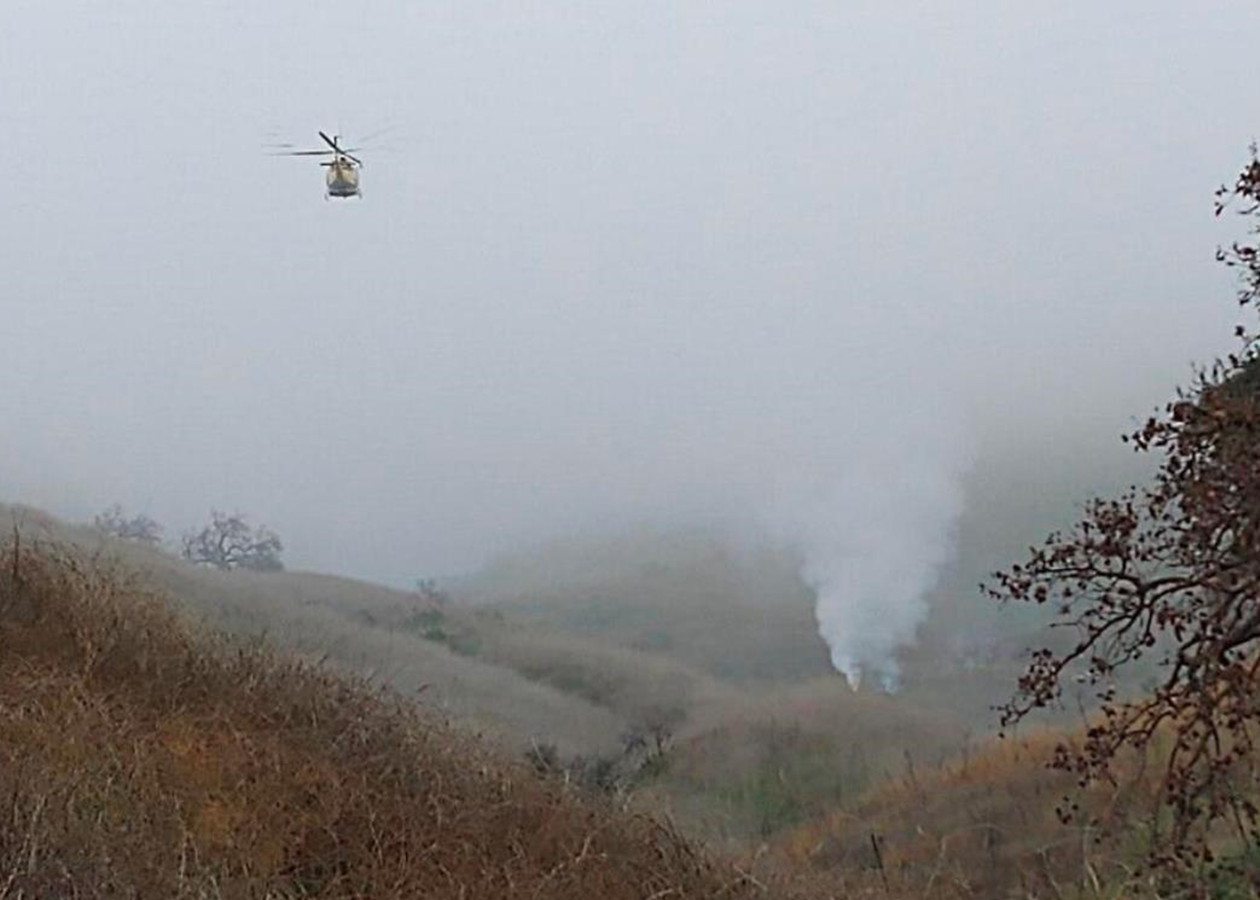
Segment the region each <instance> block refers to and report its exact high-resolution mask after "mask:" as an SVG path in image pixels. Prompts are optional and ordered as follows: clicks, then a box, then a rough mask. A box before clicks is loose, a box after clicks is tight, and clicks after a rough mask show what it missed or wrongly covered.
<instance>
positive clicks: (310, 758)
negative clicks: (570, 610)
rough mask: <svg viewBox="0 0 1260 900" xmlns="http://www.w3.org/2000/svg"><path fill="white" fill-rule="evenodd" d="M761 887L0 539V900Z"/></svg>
mask: <svg viewBox="0 0 1260 900" xmlns="http://www.w3.org/2000/svg"><path fill="white" fill-rule="evenodd" d="M769 892H770V889H769V888H768V887H766V886H765V885H762V884H761V883H759V882H758V881H756V879H754V878H753V877H752V876H751V875H748V874H746V873H743V872H741V871H739V870H737V869H736V868H734V867H733V866H728V865H725V864H721V863H716V862H713V861H711V860H710V859H708V858H707V857H706V856H705V855H704V854H703V853H701V852H699V851H698V850H697V849H696V848H695V847H693V846H692V845H691V844H689V843H688V842H687V841H685V840H683V839H681V838H680V837H678V836H677V835H676V834H675V833H674V832H673V831H672V830H671V829H669V828H668V827H665V826H662V825H660V824H658V823H657V822H655V821H653V820H651V819H649V818H646V817H638V816H630V815H624V814H620V813H617V812H615V811H612V810H609V809H607V808H604V807H601V806H598V805H595V804H591V803H588V802H585V801H582V800H580V799H578V798H575V797H573V796H572V795H570V794H568V793H566V792H564V791H562V790H561V789H559V788H558V787H556V786H554V785H549V784H546V783H543V782H541V781H539V780H537V779H535V778H534V777H532V776H531V775H530V774H529V773H527V772H525V771H524V770H522V769H520V768H518V767H514V766H512V765H509V764H505V763H502V762H500V761H499V760H497V759H494V758H491V757H490V756H489V755H488V754H487V752H486V751H485V750H483V749H482V748H480V747H479V746H477V745H476V744H474V743H473V742H471V741H469V740H468V739H466V738H462V737H460V736H458V735H457V734H454V733H452V732H451V731H450V730H448V729H447V728H445V727H444V726H442V725H440V724H435V723H432V722H430V721H427V720H426V719H425V718H423V717H422V716H421V714H420V713H418V712H417V711H416V710H415V708H414V707H412V706H411V705H409V704H407V703H404V702H403V701H401V700H398V699H396V698H391V697H390V696H387V695H385V694H382V693H381V692H379V691H373V690H370V689H369V688H368V687H366V686H365V685H363V684H362V683H357V682H354V681H351V680H347V679H346V678H344V677H340V676H335V675H332V674H329V673H327V672H324V671H321V670H318V669H316V668H312V667H310V666H307V665H304V664H301V663H298V662H295V661H292V660H289V659H285V658H282V657H278V656H276V655H273V654H272V653H270V652H269V651H267V650H265V649H263V648H262V647H260V646H258V645H256V644H255V645H250V646H246V645H241V644H233V643H228V642H225V641H221V640H217V639H214V638H210V637H204V636H198V635H193V634H190V633H189V631H188V630H187V629H186V628H185V627H184V626H183V625H182V624H181V622H179V621H178V620H177V619H176V618H175V617H174V616H173V615H172V614H171V613H170V612H169V610H168V609H167V607H166V605H165V603H164V601H163V600H162V598H161V597H159V596H157V595H155V594H154V593H153V592H151V591H150V590H148V589H147V588H146V587H145V586H144V585H142V584H139V583H137V582H136V581H135V580H134V579H132V578H129V577H128V576H127V575H126V574H125V573H123V572H120V571H118V570H116V569H113V568H111V567H110V566H108V565H101V564H96V563H89V562H86V561H84V560H83V558H82V557H81V556H80V555H76V554H74V553H71V552H68V551H57V550H55V549H51V548H49V547H43V548H29V547H19V548H14V547H9V548H8V549H7V550H5V551H3V552H2V553H0V898H5V900H12V898H31V897H47V896H62V897H85V898H91V897H124V896H129V897H146V898H147V897H153V898H163V900H166V898H182V897H189V898H191V897H259V898H262V897H272V898H290V897H320V898H332V897H338V898H342V897H371V898H390V897H409V898H414V897H426V898H446V897H450V898H466V900H472V898H509V897H547V898H601V900H619V898H631V897H634V898H657V900H665V898H674V900H676V898H688V897H713V898H716V897H753V896H769Z"/></svg>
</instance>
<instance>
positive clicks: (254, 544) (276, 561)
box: [182, 510, 284, 572]
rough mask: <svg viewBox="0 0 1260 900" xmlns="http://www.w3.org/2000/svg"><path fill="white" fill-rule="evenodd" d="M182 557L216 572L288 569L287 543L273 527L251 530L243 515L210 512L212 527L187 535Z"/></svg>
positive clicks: (260, 526)
mask: <svg viewBox="0 0 1260 900" xmlns="http://www.w3.org/2000/svg"><path fill="white" fill-rule="evenodd" d="M183 544H184V546H183V550H182V556H183V557H184V559H187V560H191V561H192V562H195V563H201V564H203V565H208V566H213V567H214V568H216V569H228V570H230V569H251V570H253V571H256V572H278V571H281V570H282V569H283V568H284V565H283V563H281V561H280V553H281V552H282V551H283V550H284V544H282V543H281V541H280V537H279V536H278V535H277V534H276V533H275V532H274V531H272V530H270V529H269V528H266V527H264V526H262V525H259V526H258V527H257V528H251V527H250V526H249V523H248V522H246V521H245V518H244V516H242V515H241V514H240V513H236V514H234V515H227V514H226V513H221V512H219V511H218V510H212V511H211V513H210V524H208V525H206V526H205V527H204V528H202V529H201V530H199V531H190V532H188V533H186V534H185V535H184V540H183Z"/></svg>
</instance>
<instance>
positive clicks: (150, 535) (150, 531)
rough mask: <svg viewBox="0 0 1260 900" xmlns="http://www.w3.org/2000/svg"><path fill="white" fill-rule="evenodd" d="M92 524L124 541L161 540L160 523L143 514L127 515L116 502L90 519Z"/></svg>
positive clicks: (143, 542)
mask: <svg viewBox="0 0 1260 900" xmlns="http://www.w3.org/2000/svg"><path fill="white" fill-rule="evenodd" d="M92 525H93V526H94V527H95V528H96V529H97V530H98V531H102V532H104V533H105V534H108V535H109V536H110V537H115V538H119V539H120V540H124V541H138V542H140V543H142V544H159V543H161V542H162V526H161V525H159V524H158V523H157V522H155V521H153V519H151V518H149V517H148V516H146V515H143V514H137V515H134V516H129V515H127V514H126V513H125V512H123V508H122V506H121V505H120V504H118V503H115V504H114V505H113V506H110V507H108V508H106V509H105V510H104V511H103V512H101V513H100V514H99V515H98V516H97V517H96V518H95V519H93V520H92Z"/></svg>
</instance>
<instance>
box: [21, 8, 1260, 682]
mask: <svg viewBox="0 0 1260 900" xmlns="http://www.w3.org/2000/svg"><path fill="white" fill-rule="evenodd" d="M894 7H895V8H894ZM6 20H7V21H8V22H9V23H10V25H11V26H12V27H9V28H6V29H4V31H3V32H2V33H0V121H2V122H3V123H4V133H3V140H4V147H5V156H6V160H7V166H6V174H7V177H6V184H5V191H4V205H3V211H2V212H0V278H2V279H3V281H2V286H0V312H2V313H3V318H2V320H0V321H3V323H4V324H3V326H0V359H2V360H3V361H4V378H3V382H2V386H0V441H2V442H3V443H2V446H3V449H4V454H3V458H4V464H3V466H2V467H0V497H3V498H4V499H6V500H11V501H21V502H25V503H30V504H34V505H38V506H43V507H46V508H48V509H50V510H52V511H53V512H56V513H59V514H61V515H65V516H70V517H77V518H85V517H90V515H91V514H92V513H94V512H96V511H98V510H99V509H101V508H102V507H104V506H105V505H107V504H109V503H112V502H115V501H118V502H121V503H123V504H124V506H126V507H128V508H130V509H133V510H138V511H144V512H147V513H148V514H150V515H152V516H154V517H155V518H157V519H158V520H159V521H161V522H162V523H164V524H165V525H166V526H167V528H168V531H169V532H170V533H172V534H178V532H179V531H180V530H182V529H184V528H186V527H188V526H189V525H191V524H193V523H195V522H197V521H199V520H201V519H203V518H204V517H205V515H206V513H207V511H208V510H209V509H210V507H212V506H214V507H219V508H225V509H231V510H241V511H244V512H246V513H248V514H249V515H251V516H252V517H253V518H254V519H256V520H258V521H262V522H266V523H267V524H269V525H271V526H272V527H273V528H275V529H276V530H277V531H279V532H280V533H281V535H282V536H283V537H284V538H285V540H286V543H287V553H286V561H287V562H288V563H289V565H290V566H295V567H309V568H316V569H322V570H329V571H335V572H340V573H345V574H351V575H358V576H364V577H369V578H373V579H377V580H383V581H387V582H393V583H401V584H406V583H410V581H411V580H412V579H414V578H416V577H419V576H424V575H431V574H435V573H438V574H440V573H449V572H458V571H462V570H466V569H468V568H471V567H475V566H477V565H479V564H480V563H481V562H483V561H484V560H485V559H486V558H487V557H488V556H490V555H492V554H494V553H496V552H500V551H502V550H504V549H507V548H510V547H516V546H519V545H520V544H522V543H525V542H533V541H539V540H544V539H546V538H547V537H549V536H552V535H556V534H561V533H565V532H571V531H575V530H590V529H592V528H601V527H610V526H615V525H617V524H619V523H629V522H639V521H643V520H651V521H669V520H677V521H684V520H686V521H691V520H701V521H718V522H737V523H741V524H742V525H751V526H753V527H755V528H758V529H764V530H765V531H767V532H769V533H772V534H774V535H777V536H779V537H780V538H783V539H784V540H786V541H789V542H792V543H795V544H797V545H799V546H800V547H802V548H803V549H804V550H805V552H806V555H807V556H808V557H810V559H811V562H810V563H809V564H808V565H807V572H806V575H807V577H808V578H810V580H811V582H812V583H814V584H815V586H816V587H818V588H819V591H820V596H821V597H822V600H823V603H822V606H823V608H822V609H821V610H820V619H821V621H822V623H823V627H824V631H825V630H826V628H827V621H828V615H829V612H828V610H829V609H830V610H831V612H832V613H834V614H835V615H838V616H842V617H847V618H846V621H849V620H851V619H852V617H853V616H855V615H861V616H868V617H869V616H871V615H874V616H875V618H877V619H879V620H880V627H881V628H884V629H886V630H888V631H889V634H888V635H886V636H884V637H878V638H875V639H873V640H874V643H873V644H871V645H870V646H866V645H865V644H864V645H863V646H856V647H847V648H845V647H842V648H841V650H840V651H837V650H836V645H835V644H833V655H834V654H836V653H837V652H839V656H837V663H838V665H840V666H841V667H844V666H845V665H849V664H852V665H855V666H857V668H858V669H860V668H861V667H862V665H864V664H869V663H871V661H872V660H874V659H877V658H880V657H882V656H884V655H885V654H886V652H887V649H888V648H887V647H886V646H885V645H886V644H895V643H896V642H898V641H901V640H904V639H905V638H906V627H907V626H906V625H905V623H899V621H898V619H897V617H896V616H892V617H891V618H890V617H888V616H885V615H884V614H882V613H880V612H879V609H880V607H873V606H871V605H870V603H868V602H867V601H866V600H862V599H857V600H854V599H853V598H854V597H858V598H861V597H863V596H865V595H864V594H863V590H864V589H863V588H861V587H860V583H861V582H864V581H866V580H870V579H873V580H874V581H875V582H876V583H878V584H880V585H882V586H885V587H886V586H887V583H888V579H887V576H888V575H889V572H888V570H889V568H890V567H891V568H893V569H900V570H901V571H900V572H899V574H898V576H897V580H898V582H899V583H900V582H905V584H904V586H903V587H899V588H896V589H895V591H900V592H901V593H904V595H905V598H904V601H898V602H897V603H894V602H893V601H891V600H890V601H888V604H889V607H888V608H891V607H892V606H896V607H897V608H905V609H908V610H911V612H912V613H913V614H912V615H910V616H909V620H917V615H918V613H916V612H914V608H915V604H916V603H917V602H918V599H917V598H918V597H919V595H920V594H921V593H922V589H923V586H924V585H925V584H927V583H930V581H931V579H932V577H933V573H934V571H935V568H936V567H937V566H938V565H940V564H941V562H942V561H943V560H944V559H946V558H948V556H949V553H950V549H949V542H950V527H951V523H952V521H953V520H954V517H955V516H956V515H957V514H958V511H959V510H960V509H961V508H962V505H963V504H964V503H965V497H964V496H963V495H962V491H961V487H960V486H959V485H960V481H959V479H960V478H961V477H962V476H963V474H964V473H966V472H967V471H969V470H970V469H972V468H973V467H974V466H975V465H977V464H983V461H984V460H986V459H991V458H993V457H994V455H998V456H1001V455H1002V454H1006V455H1011V454H1024V455H1027V454H1032V455H1033V456H1034V457H1035V455H1036V454H1037V453H1039V452H1042V450H1043V449H1045V448H1047V447H1053V448H1054V450H1053V452H1055V453H1058V454H1062V453H1063V452H1064V450H1063V448H1064V447H1069V448H1070V447H1074V446H1079V447H1081V448H1082V449H1081V453H1082V455H1083V458H1086V457H1089V456H1090V455H1093V454H1097V453H1098V452H1103V451H1100V450H1099V448H1100V447H1107V448H1111V447H1112V445H1113V438H1114V436H1115V435H1117V434H1119V433H1120V432H1121V431H1123V430H1125V428H1126V427H1128V425H1129V424H1130V422H1131V421H1132V419H1133V418H1134V417H1135V416H1140V415H1142V414H1143V413H1145V412H1146V411H1148V410H1149V409H1150V408H1152V407H1153V406H1154V405H1155V404H1157V403H1159V402H1161V401H1162V400H1163V399H1164V398H1165V397H1166V396H1167V395H1168V394H1169V392H1170V390H1171V389H1172V388H1173V386H1174V385H1175V384H1177V383H1178V382H1184V381H1185V380H1186V379H1187V377H1188V375H1189V371H1190V369H1189V365H1190V363H1191V361H1193V360H1203V359H1206V358H1209V357H1211V356H1212V355H1214V354H1217V353H1219V352H1222V351H1224V350H1227V349H1228V348H1229V339H1228V335H1229V331H1230V326H1231V325H1232V323H1233V316H1234V311H1233V309H1232V308H1231V305H1230V303H1229V291H1230V281H1229V277H1228V275H1227V274H1226V273H1225V272H1223V271H1222V270H1220V269H1219V267H1217V266H1216V265H1215V264H1214V263H1213V261H1212V256H1213V251H1214V249H1215V246H1216V244H1217V243H1218V242H1220V241H1222V240H1226V239H1228V238H1229V236H1230V235H1231V233H1232V232H1231V231H1230V230H1229V225H1230V223H1223V222H1218V221H1216V220H1214V219H1213V217H1212V205H1211V201H1212V192H1213V190H1214V188H1215V187H1216V186H1217V184H1218V183H1220V182H1221V181H1223V180H1227V179H1229V178H1230V177H1231V176H1232V175H1233V173H1234V172H1235V171H1236V170H1237V169H1238V167H1239V165H1240V164H1241V162H1242V161H1243V159H1244V157H1245V152H1246V148H1247V145H1248V143H1249V142H1250V141H1251V140H1252V138H1253V136H1254V135H1255V133H1256V128H1257V123H1258V122H1260V95H1257V93H1256V92H1255V90H1254V87H1255V84H1256V83H1257V76H1258V75H1260V63H1258V62H1257V60H1256V58H1255V54H1254V48H1253V47H1252V45H1251V44H1250V43H1249V42H1248V40H1247V39H1246V35H1249V34H1251V35H1254V34H1255V33H1257V31H1258V30H1260V6H1257V5H1256V4H1255V3H1251V2H1236V3H1205V4H1174V3H1148V2H1141V3H1139V2H1136V0H1133V2H1117V3H1110V4H1093V3H1069V4H1059V5H1057V6H1056V7H1055V8H1054V9H1053V10H1042V11H1039V12H1037V13H1033V12H1030V11H1028V9H1027V6H1026V4H1015V3H1000V4H999V3H969V4H961V3H926V2H925V3H903V4H896V5H890V4H885V3H875V2H869V3H844V4H840V3H818V2H800V3H795V4H785V5H773V4H765V3H754V2H723V3H686V4H680V3H672V2H671V3H663V2H646V3H614V4H590V3H562V2H551V3H532V2H528V3H469V2H461V3H413V2H402V0H381V2H376V3H373V4H371V5H370V6H369V5H359V6H355V5H346V4H344V3H336V4H334V3H327V2H320V0H308V2H303V3H295V2H290V0H277V2H274V3H269V4H265V5H264V4H241V3H221V2H215V3H210V2H205V3H196V2H192V3H168V4H157V3H145V2H138V0H115V2H110V3H97V2H82V0H80V2H70V0H67V2H61V3H57V4H46V3H36V2H33V0H9V3H7V4H6ZM321 128H322V129H325V130H327V131H330V132H332V131H335V132H338V133H340V134H342V135H345V136H346V137H347V138H348V140H349V142H350V143H351V144H353V143H354V140H355V138H356V136H362V135H364V134H367V133H369V132H373V131H377V130H379V129H388V130H387V132H386V134H385V136H384V138H383V140H382V142H381V147H380V149H379V152H376V153H373V152H371V151H370V150H368V151H365V152H364V154H363V157H364V162H365V166H364V169H363V180H362V183H363V192H364V197H363V198H362V199H361V200H357V201H348V202H326V201H325V200H324V199H323V194H322V190H323V183H322V170H321V169H320V168H319V167H318V166H317V165H316V164H315V162H313V161H311V160H308V159H295V158H276V157H272V156H269V155H267V150H266V149H265V148H264V146H263V145H264V144H266V143H268V142H273V141H275V140H277V139H280V140H287V141H293V142H296V143H299V144H303V145H311V146H314V144H313V143H312V142H313V141H314V140H315V139H316V134H315V133H316V130H317V129H321ZM1116 446H1117V449H1116V450H1115V451H1114V452H1123V451H1121V450H1119V449H1118V445H1116ZM1068 452H1071V451H1068ZM1106 452H1111V451H1106ZM898 535H901V536H903V537H904V539H905V541H906V549H905V552H904V553H903V554H901V555H900V556H898V554H892V553H889V552H888V547H889V542H890V541H891V540H893V539H894V537H895V536H898ZM872 559H874V560H876V561H875V562H870V561H871V560H872ZM881 559H883V560H884V561H883V562H880V561H879V560H881ZM853 560H866V561H867V562H868V563H870V564H871V565H873V566H874V567H875V568H874V569H873V570H872V571H870V572H865V573H863V572H860V571H857V570H855V569H854V565H855V563H853ZM889 590H894V589H892V588H889ZM829 592H831V593H832V594H834V595H835V600H834V603H835V604H838V606H833V607H828V605H827V597H828V596H829ZM846 598H847V599H846ZM861 610H865V612H860V611H861ZM872 610H874V612H872ZM908 627H909V629H910V632H911V633H912V632H913V621H910V624H909V626H908ZM840 630H841V631H844V630H845V629H844V628H841V629H840ZM868 643H869V642H868ZM845 660H849V661H850V662H849V663H846V662H845Z"/></svg>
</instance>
